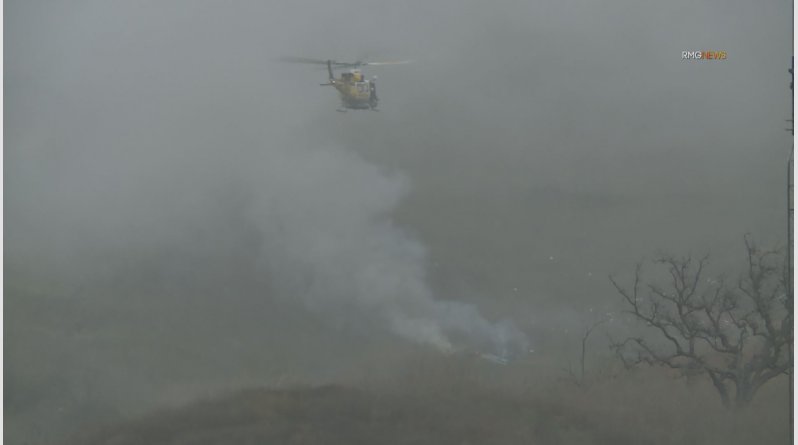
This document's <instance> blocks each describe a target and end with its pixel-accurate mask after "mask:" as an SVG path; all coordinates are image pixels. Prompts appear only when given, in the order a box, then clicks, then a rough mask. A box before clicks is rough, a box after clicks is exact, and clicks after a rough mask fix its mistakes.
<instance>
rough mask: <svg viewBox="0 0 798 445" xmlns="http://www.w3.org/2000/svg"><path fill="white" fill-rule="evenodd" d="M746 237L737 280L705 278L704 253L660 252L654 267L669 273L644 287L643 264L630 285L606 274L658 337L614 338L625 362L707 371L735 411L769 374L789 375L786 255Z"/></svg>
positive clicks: (789, 312) (684, 372)
mask: <svg viewBox="0 0 798 445" xmlns="http://www.w3.org/2000/svg"><path fill="white" fill-rule="evenodd" d="M744 239H745V248H746V254H747V258H746V270H745V272H744V273H743V274H742V275H741V276H740V278H738V280H737V281H736V283H734V285H728V284H727V283H726V282H725V280H724V279H723V277H718V278H714V279H713V278H709V279H708V278H707V277H705V276H704V275H706V265H707V257H703V258H700V259H698V260H695V259H694V258H692V257H690V256H687V257H684V258H675V257H672V256H668V255H663V256H661V257H659V258H658V259H657V260H656V261H655V265H656V267H657V268H658V269H659V270H660V271H662V270H663V269H664V271H665V272H666V274H665V275H663V277H664V280H663V281H664V282H665V283H666V284H660V283H659V282H657V280H652V281H650V282H647V283H645V284H643V277H642V264H638V265H637V268H636V269H635V277H634V283H633V285H632V287H631V289H628V288H625V287H623V286H621V285H620V284H618V282H617V281H616V280H615V278H613V277H612V276H611V277H610V281H611V282H612V284H613V285H614V286H615V289H616V290H617V291H618V292H619V293H620V294H621V295H622V296H623V298H624V301H625V303H626V305H627V307H628V310H627V312H628V313H629V314H631V315H633V316H634V318H635V319H637V320H638V321H642V322H643V323H645V324H646V326H647V328H648V329H649V332H651V333H652V334H654V338H655V339H656V340H653V339H652V337H651V336H649V337H648V338H644V337H629V338H626V339H625V340H623V341H620V342H613V344H612V347H613V348H614V349H615V351H616V352H617V353H618V356H619V357H620V358H621V359H622V360H623V361H624V364H625V365H627V366H634V365H637V364H641V363H642V364H648V365H657V366H665V367H668V368H672V369H675V370H678V371H679V372H680V373H681V374H682V375H691V374H693V375H694V374H696V373H700V374H706V375H707V376H708V377H709V379H710V380H711V381H712V384H713V385H714V387H715V388H716V389H717V391H718V394H719V395H720V398H721V401H722V402H723V405H724V406H726V407H735V408H740V407H744V406H746V405H747V404H748V403H749V402H750V401H751V399H752V398H753V396H754V395H755V394H756V392H757V391H758V390H759V389H760V388H761V387H762V385H764V384H765V383H767V382H768V381H770V380H771V379H773V378H775V377H777V376H779V375H781V374H789V373H790V372H791V370H792V356H791V352H792V351H791V350H790V349H791V344H792V301H791V298H790V293H789V290H791V289H790V287H789V286H790V284H789V283H788V280H787V278H786V277H787V276H788V274H787V273H785V270H784V268H785V267H786V266H785V265H784V261H783V256H782V255H781V254H780V253H779V251H778V250H767V251H766V250H760V249H758V248H757V247H756V245H755V244H754V243H753V241H752V240H751V238H750V237H749V236H746V237H745V238H744ZM652 340H653V341H652Z"/></svg>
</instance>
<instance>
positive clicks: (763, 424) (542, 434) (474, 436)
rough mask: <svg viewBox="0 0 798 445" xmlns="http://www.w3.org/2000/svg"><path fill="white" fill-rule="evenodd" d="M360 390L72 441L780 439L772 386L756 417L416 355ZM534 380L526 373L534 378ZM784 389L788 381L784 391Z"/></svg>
mask: <svg viewBox="0 0 798 445" xmlns="http://www.w3.org/2000/svg"><path fill="white" fill-rule="evenodd" d="M397 371H398V372H397V373H395V374H394V376H393V377H391V378H384V379H376V378H375V379H371V380H366V381H361V382H360V383H359V384H357V385H355V384H351V383H350V384H347V385H329V386H322V387H294V388H290V389H252V390H244V391H240V392H237V393H233V394H227V395H224V396H221V397H219V398H216V399H212V400H205V401H199V402H196V403H194V404H191V405H189V406H186V407H184V408H180V409H174V410H168V411H161V412H157V413H153V414H151V415H149V416H148V417H146V418H143V419H139V420H136V421H132V422H128V423H122V424H117V425H112V426H108V427H105V428H102V429H97V430H93V431H86V432H83V433H81V434H80V435H78V436H76V437H74V438H73V440H72V441H71V442H69V443H73V444H98V445H99V444H109V445H110V444H114V445H125V444H152V445H155V444H164V445H165V444H169V445H177V444H230V443H236V444H329V445H335V444H347V445H352V444H387V445H391V444H435V445H448V444H453V445H463V444H497V445H500V444H554V445H556V444H568V445H571V444H573V445H580V444H608V445H609V444H612V445H624V444H629V445H632V444H635V445H636V444H652V445H661V444H674V445H675V444H707V445H709V444H748V443H769V444H778V443H787V442H788V440H787V438H788V436H787V434H788V428H789V427H788V414H787V409H786V408H787V404H786V403H787V402H786V396H785V394H784V392H783V391H782V390H781V389H782V388H780V386H785V387H786V382H781V381H777V382H773V383H772V384H771V386H770V387H766V388H765V390H763V392H762V393H761V394H760V395H759V397H758V398H757V399H756V400H755V401H754V405H753V406H752V407H751V409H749V410H746V411H744V412H737V413H731V412H727V411H725V410H723V409H722V408H721V406H720V403H719V401H718V400H717V396H716V394H714V393H713V392H712V389H711V387H709V385H707V384H706V383H705V382H703V381H697V382H692V383H689V384H686V383H685V382H684V381H676V380H674V379H672V378H671V377H669V376H667V375H665V374H664V373H663V372H661V371H659V370H641V371H637V372H632V373H621V374H616V376H615V378H610V377H607V378H605V379H601V380H600V381H597V382H594V383H593V384H592V385H591V386H590V387H589V388H587V389H586V390H582V389H579V388H577V387H575V386H574V385H571V384H570V383H568V382H566V381H563V380H561V379H559V378H557V377H556V376H553V375H550V376H545V375H540V374H541V373H540V372H537V371H535V370H534V368H533V366H532V364H526V365H516V366H508V367H494V366H490V365H487V364H485V363H482V362H479V361H476V360H472V359H453V358H449V359H446V360H433V359H430V358H425V359H421V360H419V361H418V362H416V363H412V364H408V366H407V367H406V368H404V369H401V370H397ZM536 373H537V374H538V375H537V377H534V378H533V377H532V376H534V375H535V374H536ZM782 383H784V385H782Z"/></svg>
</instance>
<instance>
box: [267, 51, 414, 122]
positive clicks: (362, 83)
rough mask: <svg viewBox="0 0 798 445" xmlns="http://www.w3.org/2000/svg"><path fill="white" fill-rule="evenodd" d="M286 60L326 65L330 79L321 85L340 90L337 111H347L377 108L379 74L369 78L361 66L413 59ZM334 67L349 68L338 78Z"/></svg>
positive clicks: (404, 61)
mask: <svg viewBox="0 0 798 445" xmlns="http://www.w3.org/2000/svg"><path fill="white" fill-rule="evenodd" d="M281 60H282V61H284V62H290V63H304V64H311V65H326V66H327V74H328V79H327V82H326V83H322V84H321V86H332V87H335V89H336V90H338V93H339V94H340V96H341V108H338V109H337V111H341V112H345V111H347V110H373V111H378V110H377V103H378V102H379V99H378V98H377V76H374V77H372V78H371V80H367V79H366V78H365V77H364V75H363V73H362V72H361V71H360V67H365V66H383V65H403V64H406V63H410V62H412V61H411V60H402V61H397V62H363V61H356V62H336V61H335V60H323V59H308V58H305V57H283V58H282V59H281ZM333 67H335V68H341V69H348V70H347V71H345V72H343V73H341V77H338V78H336V77H335V74H334V73H333Z"/></svg>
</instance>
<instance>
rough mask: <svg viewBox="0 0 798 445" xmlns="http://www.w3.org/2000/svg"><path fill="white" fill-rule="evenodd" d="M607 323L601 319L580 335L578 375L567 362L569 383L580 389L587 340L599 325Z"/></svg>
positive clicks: (583, 374)
mask: <svg viewBox="0 0 798 445" xmlns="http://www.w3.org/2000/svg"><path fill="white" fill-rule="evenodd" d="M606 321H607V319H606V318H602V319H600V320H597V321H594V322H593V324H591V325H590V326H587V327H586V328H585V330H584V332H583V333H582V354H581V355H580V357H579V365H580V374H579V375H578V376H577V375H576V373H575V372H574V370H573V368H572V367H571V363H570V361H569V362H568V375H569V376H570V377H571V381H572V382H573V383H574V384H575V385H576V386H578V387H580V388H583V389H584V388H585V384H586V381H585V357H586V355H587V340H588V339H589V338H590V334H592V333H593V330H595V329H596V328H597V327H598V326H599V325H601V324H602V323H605V322H606Z"/></svg>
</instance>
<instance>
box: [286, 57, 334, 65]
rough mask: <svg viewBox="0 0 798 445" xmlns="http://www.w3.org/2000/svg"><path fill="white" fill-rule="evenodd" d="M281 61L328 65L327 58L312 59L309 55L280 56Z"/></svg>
mask: <svg viewBox="0 0 798 445" xmlns="http://www.w3.org/2000/svg"><path fill="white" fill-rule="evenodd" d="M280 61H281V62H288V63H304V64H308V65H327V61H326V60H322V59H311V58H308V57H291V56H286V57H280Z"/></svg>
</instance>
